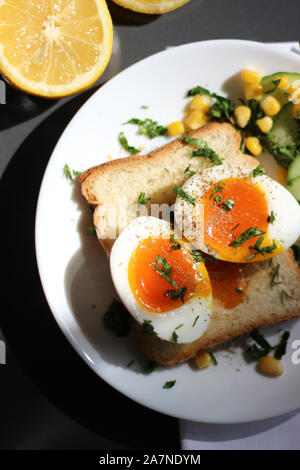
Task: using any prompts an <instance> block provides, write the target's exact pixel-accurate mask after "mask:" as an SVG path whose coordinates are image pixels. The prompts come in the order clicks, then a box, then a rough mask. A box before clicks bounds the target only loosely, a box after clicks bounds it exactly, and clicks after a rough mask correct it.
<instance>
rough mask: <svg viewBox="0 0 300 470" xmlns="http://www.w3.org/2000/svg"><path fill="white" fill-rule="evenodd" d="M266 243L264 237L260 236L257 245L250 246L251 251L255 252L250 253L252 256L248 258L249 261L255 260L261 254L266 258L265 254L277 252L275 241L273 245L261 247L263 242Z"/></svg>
mask: <svg viewBox="0 0 300 470" xmlns="http://www.w3.org/2000/svg"><path fill="white" fill-rule="evenodd" d="M263 241H264V237H262V236H260V237H259V238H258V240H257V241H256V243H255V245H254V246H253V247H252V246H250V247H249V249H250V250H254V251H252V252H251V253H250V255H249V256H248V257H247V259H251V258H254V257H255V256H256V255H258V254H261V255H263V256H265V253H272V251H274V250H276V248H277V244H276V242H275V241H273V243H272V245H267V246H263V247H262V246H261V244H262V242H263Z"/></svg>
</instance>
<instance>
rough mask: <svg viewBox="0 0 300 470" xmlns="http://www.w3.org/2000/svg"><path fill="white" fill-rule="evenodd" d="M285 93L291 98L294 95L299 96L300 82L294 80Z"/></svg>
mask: <svg viewBox="0 0 300 470" xmlns="http://www.w3.org/2000/svg"><path fill="white" fill-rule="evenodd" d="M286 91H287V93H288V94H289V95H290V96H292V95H294V94H296V95H297V94H299V93H300V81H299V80H296V81H294V82H293V83H292V84H291V85H290V86H289V87H288V89H287V90H286Z"/></svg>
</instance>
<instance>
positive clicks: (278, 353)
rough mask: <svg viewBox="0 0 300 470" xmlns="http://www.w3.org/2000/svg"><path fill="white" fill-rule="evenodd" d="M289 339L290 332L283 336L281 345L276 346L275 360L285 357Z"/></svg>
mask: <svg viewBox="0 0 300 470" xmlns="http://www.w3.org/2000/svg"><path fill="white" fill-rule="evenodd" d="M289 337H290V332H289V331H285V332H284V333H283V334H282V336H281V339H280V342H279V344H277V346H275V353H274V357H275V359H278V360H280V359H281V358H282V356H284V355H285V353H286V346H287V342H288V339H289Z"/></svg>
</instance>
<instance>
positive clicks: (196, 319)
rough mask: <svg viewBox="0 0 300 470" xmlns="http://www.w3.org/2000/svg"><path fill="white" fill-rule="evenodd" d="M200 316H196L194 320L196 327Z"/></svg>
mask: <svg viewBox="0 0 300 470" xmlns="http://www.w3.org/2000/svg"><path fill="white" fill-rule="evenodd" d="M198 318H199V315H198V316H197V317H196V318H195V320H194V323H193V328H194V326H195V325H196V323H197V321H198Z"/></svg>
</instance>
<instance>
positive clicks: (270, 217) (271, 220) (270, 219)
mask: <svg viewBox="0 0 300 470" xmlns="http://www.w3.org/2000/svg"><path fill="white" fill-rule="evenodd" d="M274 220H275V215H274V212H273V211H271V214H270V215H269V217H268V218H267V222H269V224H272V223H273V222H274Z"/></svg>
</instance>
